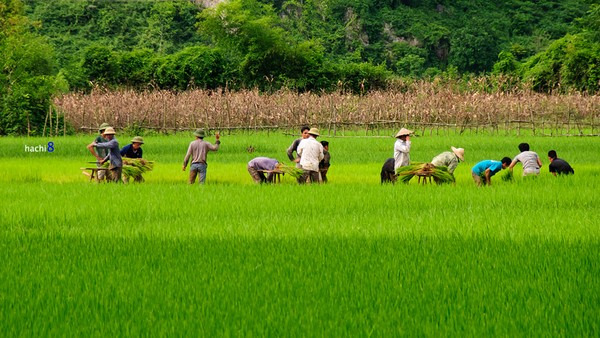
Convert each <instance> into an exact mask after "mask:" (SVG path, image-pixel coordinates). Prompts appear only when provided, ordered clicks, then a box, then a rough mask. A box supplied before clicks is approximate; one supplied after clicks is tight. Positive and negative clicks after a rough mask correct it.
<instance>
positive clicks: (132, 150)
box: [121, 136, 144, 183]
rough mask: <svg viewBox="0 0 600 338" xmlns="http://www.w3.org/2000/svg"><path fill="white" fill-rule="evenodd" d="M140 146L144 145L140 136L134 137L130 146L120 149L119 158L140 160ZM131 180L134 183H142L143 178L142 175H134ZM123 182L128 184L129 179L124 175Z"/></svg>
mask: <svg viewBox="0 0 600 338" xmlns="http://www.w3.org/2000/svg"><path fill="white" fill-rule="evenodd" d="M142 144H144V139H143V138H142V137H141V136H136V137H134V138H133V139H132V140H131V143H130V144H128V145H126V146H124V147H123V149H121V156H123V157H125V158H142ZM133 180H134V182H143V181H144V178H143V177H142V175H136V176H134V177H133ZM123 182H125V183H129V177H128V176H127V175H126V174H123Z"/></svg>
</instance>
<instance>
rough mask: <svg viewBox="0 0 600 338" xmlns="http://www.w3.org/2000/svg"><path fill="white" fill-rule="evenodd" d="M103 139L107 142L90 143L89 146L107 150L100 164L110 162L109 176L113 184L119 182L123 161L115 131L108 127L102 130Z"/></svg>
mask: <svg viewBox="0 0 600 338" xmlns="http://www.w3.org/2000/svg"><path fill="white" fill-rule="evenodd" d="M104 137H105V138H106V139H107V140H108V142H102V143H97V142H96V141H94V142H92V143H91V144H90V145H89V146H88V149H89V148H90V147H96V148H99V149H108V155H107V156H106V157H105V158H104V159H103V160H102V163H104V162H106V161H108V160H110V167H109V169H110V174H111V178H112V181H113V182H115V183H118V182H121V173H122V172H123V159H122V158H121V152H120V148H119V142H118V141H117V139H116V138H115V130H114V129H113V128H112V127H108V128H106V129H105V130H104Z"/></svg>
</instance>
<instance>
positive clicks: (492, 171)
mask: <svg viewBox="0 0 600 338" xmlns="http://www.w3.org/2000/svg"><path fill="white" fill-rule="evenodd" d="M510 162H511V161H510V157H504V158H502V160H501V161H494V160H485V161H481V162H479V163H477V164H476V165H475V166H474V167H473V169H472V170H471V174H472V176H473V181H475V183H477V186H478V187H480V186H481V180H482V179H483V180H484V181H483V184H484V185H492V176H494V175H496V173H498V172H499V171H500V170H502V169H506V168H508V166H509V165H510Z"/></svg>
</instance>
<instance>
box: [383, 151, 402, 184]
mask: <svg viewBox="0 0 600 338" xmlns="http://www.w3.org/2000/svg"><path fill="white" fill-rule="evenodd" d="M394 162H395V160H394V158H393V157H390V158H388V159H387V160H386V161H385V163H383V166H382V167H381V184H383V183H392V184H394V183H396V180H397V179H398V177H397V176H396V172H395V171H394Z"/></svg>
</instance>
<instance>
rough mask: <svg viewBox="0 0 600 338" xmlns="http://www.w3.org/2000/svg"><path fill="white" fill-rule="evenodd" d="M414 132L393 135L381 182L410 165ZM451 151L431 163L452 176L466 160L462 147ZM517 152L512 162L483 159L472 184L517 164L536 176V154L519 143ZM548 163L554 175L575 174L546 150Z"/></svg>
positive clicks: (393, 178) (526, 173)
mask: <svg viewBox="0 0 600 338" xmlns="http://www.w3.org/2000/svg"><path fill="white" fill-rule="evenodd" d="M412 133H413V132H412V131H411V130H408V129H406V128H402V129H400V131H398V133H397V134H396V142H395V144H394V157H393V158H389V159H388V160H387V161H386V162H385V163H384V164H383V167H382V168H381V183H385V182H392V183H393V182H395V181H396V179H397V177H398V174H397V172H398V169H399V168H401V167H404V166H408V165H409V164H410V148H411V141H410V134H412ZM450 149H451V150H452V151H445V152H443V153H441V154H439V155H437V156H435V157H434V158H433V159H432V160H431V164H432V165H433V166H434V167H444V168H445V169H446V170H447V171H448V173H449V174H450V175H452V177H453V175H454V170H455V169H456V166H457V165H458V163H459V162H461V161H464V160H465V157H464V156H465V150H464V149H463V148H455V147H450ZM519 151H520V153H519V154H517V155H516V156H515V157H514V158H513V159H512V160H511V159H510V158H509V157H504V158H502V160H500V161H495V160H483V161H480V162H478V163H477V164H475V166H473V168H472V169H471V175H472V177H473V181H474V182H475V183H476V184H477V186H481V185H482V184H484V185H491V183H492V181H491V178H492V176H494V175H495V174H497V173H498V172H500V171H501V170H503V169H507V168H508V170H510V172H511V173H512V170H513V168H514V166H515V165H516V164H517V163H519V162H520V163H521V164H522V165H523V176H537V175H539V174H540V168H541V167H542V161H541V160H540V157H539V156H538V154H537V153H536V152H534V151H531V150H530V149H529V144H528V143H521V144H519ZM548 160H549V161H550V165H549V171H550V172H551V173H552V174H553V175H554V176H556V175H563V174H564V175H569V174H574V173H575V171H574V170H573V168H572V167H571V166H570V165H569V163H567V161H565V160H563V159H560V158H558V157H557V155H556V151H555V150H550V151H548Z"/></svg>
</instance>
